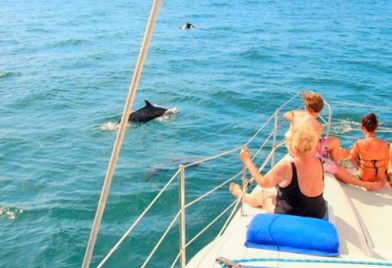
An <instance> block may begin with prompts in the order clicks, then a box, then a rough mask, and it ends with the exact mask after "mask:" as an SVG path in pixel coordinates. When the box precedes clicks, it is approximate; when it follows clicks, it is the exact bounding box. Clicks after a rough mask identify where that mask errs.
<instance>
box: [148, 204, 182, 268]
mask: <svg viewBox="0 0 392 268" xmlns="http://www.w3.org/2000/svg"><path fill="white" fill-rule="evenodd" d="M180 213H181V212H180V211H178V213H177V215H176V216H175V217H174V219H173V220H172V222H171V223H170V224H169V226H168V227H167V229H166V231H165V232H164V233H163V235H162V236H161V238H160V239H159V241H158V243H156V244H155V247H154V249H153V250H152V251H151V253H150V255H148V257H147V259H146V260H145V261H144V263H143V265H142V266H141V267H142V268H144V267H146V265H147V263H148V262H149V261H150V259H151V258H152V256H153V255H154V253H155V251H157V249H158V247H159V246H160V245H161V243H162V241H163V239H165V238H166V236H167V234H168V233H169V231H170V229H171V228H172V227H173V225H174V224H175V223H176V220H177V219H178V216H179V215H180Z"/></svg>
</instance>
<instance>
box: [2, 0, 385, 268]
mask: <svg viewBox="0 0 392 268" xmlns="http://www.w3.org/2000/svg"><path fill="white" fill-rule="evenodd" d="M151 6H152V1H135V0H130V1H124V0H118V1H115V2H111V1H95V2H91V1H80V0H74V1H69V2H68V1H57V0H54V1H42V0H36V1H7V0H0V96H1V104H0V187H1V194H0V249H1V250H0V267H80V265H81V264H82V260H83V256H84V252H85V248H86V245H87V240H88V237H89V234H90V230H91V226H92V222H93V219H94V215H95V211H96V208H97V204H98V199H99V195H100V191H101V188H102V184H103V178H104V175H105V172H106V168H107V166H108V162H109V158H110V155H111V152H112V146H113V142H114V139H115V136H116V131H115V128H113V125H114V124H115V123H117V121H118V120H119V118H120V114H121V113H122V111H123V106H124V103H125V99H126V96H127V94H128V87H129V83H130V80H131V77H132V74H133V69H134V67H135V63H136V59H137V55H138V52H139V48H140V44H141V42H142V37H143V33H144V30H145V26H146V22H147V19H148V16H149V12H150V8H151ZM391 18H392V5H391V2H390V1H389V0H386V1H383V0H375V1H350V0H340V1H334V0H333V1H274V0H269V1H255V0H243V1H223V0H199V1H179V0H173V1H163V2H162V4H161V8H160V12H159V16H158V20H157V23H156V26H155V29H154V33H153V38H152V41H151V45H150V49H149V53H148V56H147V60H146V63H145V66H144V71H143V74H142V78H141V81H140V85H139V91H138V93H137V95H136V100H135V104H134V109H137V108H140V107H142V106H143V105H144V100H149V101H151V102H152V103H154V104H157V105H160V106H165V107H169V108H171V109H173V110H174V111H177V113H176V114H174V115H173V116H171V117H169V118H165V119H163V120H154V121H151V122H149V123H147V124H142V125H133V126H132V127H130V128H129V129H128V130H127V133H126V135H125V139H124V143H123V147H122V150H121V154H120V158H119V161H118V164H117V169H116V172H115V176H114V178H113V183H112V187H111V191H110V195H109V198H108V202H107V206H106V210H105V213H104V216H103V219H102V225H101V229H100V232H99V236H98V239H97V243H96V248H95V250H94V256H93V259H92V267H95V266H97V265H98V263H99V262H100V261H101V260H102V258H103V257H104V256H105V255H106V254H107V253H108V251H109V250H110V249H111V248H112V247H113V245H114V244H115V243H116V242H117V240H118V239H119V238H120V237H121V236H122V235H123V234H124V233H125V231H126V230H127V229H128V227H129V226H130V225H131V224H132V222H133V221H134V220H135V219H136V218H137V217H138V215H139V214H140V213H141V212H142V211H143V210H144V208H145V207H146V206H147V205H148V204H149V202H150V201H151V200H152V199H153V198H154V196H155V195H156V194H157V193H158V191H159V190H160V189H161V188H162V187H163V185H165V183H166V182H167V181H168V180H169V178H170V177H171V176H172V175H173V174H174V172H175V171H176V170H177V168H178V165H179V164H181V163H185V162H192V161H195V160H198V159H203V158H205V157H208V156H212V155H216V154H219V153H221V152H225V151H227V150H230V149H231V148H235V147H238V146H241V145H242V144H244V143H245V142H247V140H248V139H249V138H250V137H251V136H252V135H253V133H255V131H257V129H258V128H259V127H260V125H261V124H262V122H264V121H265V120H266V119H268V118H269V117H270V116H271V115H272V113H273V112H274V110H275V109H276V108H278V107H279V106H280V105H281V104H283V103H284V102H285V101H286V100H288V99H289V98H290V97H292V96H293V95H295V94H297V93H298V92H299V91H302V90H304V89H311V90H314V91H317V92H319V93H320V94H322V96H323V97H324V98H325V99H326V100H328V101H330V102H331V106H332V110H333V113H334V117H336V118H339V119H341V120H345V122H348V123H349V126H348V129H347V128H346V130H345V131H343V132H344V135H347V136H351V135H352V136H357V137H360V135H361V133H360V132H359V131H358V130H359V126H358V125H356V124H355V123H354V122H359V120H360V118H361V117H362V116H364V115H365V114H366V113H368V112H375V113H377V115H378V116H379V120H380V122H381V126H382V127H383V128H384V130H385V131H384V132H382V133H380V136H381V137H382V138H384V139H386V140H389V141H391V140H392V138H391V133H390V131H389V130H390V129H391V128H392V113H391V112H390V111H389V112H387V111H384V110H380V109H377V108H376V106H380V107H384V108H390V107H391V96H392V20H391ZM185 22H191V23H193V24H195V25H196V28H193V29H191V30H188V31H186V30H182V29H181V25H182V24H183V23H185ZM334 102H336V103H337V102H349V103H352V104H358V105H363V104H366V105H369V107H361V106H352V105H343V106H342V105H340V106H339V105H338V104H334ZM297 104H298V105H300V104H301V101H300V98H299V101H298V102H297ZM291 108H295V107H291ZM350 122H351V123H350ZM338 127H344V125H343V126H342V125H339V126H338ZM344 135H343V137H342V144H343V145H344V146H346V147H348V146H350V145H351V144H352V140H350V139H346V138H345V137H344ZM257 142H259V141H257ZM240 170H241V163H240V161H239V159H238V156H237V154H235V155H229V156H227V157H223V158H220V159H218V160H217V161H213V162H208V163H206V164H201V165H198V166H196V167H195V168H194V169H193V170H191V171H189V174H188V173H187V179H186V191H187V201H191V200H193V199H194V198H196V197H197V196H200V195H201V194H202V193H204V192H206V191H208V190H210V189H212V188H213V187H215V186H216V185H218V184H220V183H222V182H223V181H224V180H225V178H228V177H229V176H231V175H232V174H234V173H235V172H237V171H240ZM187 172H188V171H187ZM238 181H239V180H237V182H238ZM177 201H178V182H177V181H176V182H175V183H174V184H173V185H172V186H170V187H169V188H168V190H167V191H166V192H165V193H164V195H163V196H162V199H161V200H160V202H159V203H157V205H156V206H154V207H153V208H152V209H151V211H150V212H148V213H147V215H146V217H145V219H144V220H142V221H141V223H140V225H138V226H137V228H135V230H134V232H133V233H132V234H131V235H130V236H129V237H128V238H127V239H126V240H125V241H124V243H123V244H122V245H121V246H120V248H119V249H118V250H117V251H116V252H115V253H114V254H113V256H112V257H111V258H110V259H109V261H108V262H107V263H106V266H104V267H139V266H141V265H142V263H143V262H144V260H145V258H146V257H147V255H148V254H149V253H150V252H151V250H152V249H153V247H154V245H155V243H156V242H157V240H158V239H159V238H160V236H161V235H162V232H163V231H164V230H165V229H166V227H167V226H168V224H169V223H170V222H171V220H172V219H173V216H174V215H175V214H176V213H177V211H178V202H177ZM233 201H234V198H233V197H232V196H231V194H230V193H229V191H228V186H225V187H223V188H222V189H220V190H219V191H217V193H216V194H215V195H211V196H210V197H208V198H206V199H205V200H204V202H200V203H197V205H195V206H194V207H191V208H189V209H188V210H187V227H188V233H187V238H188V239H189V238H190V237H192V236H193V235H195V234H196V233H198V232H199V231H200V230H201V229H202V228H203V227H204V226H205V225H207V224H208V223H210V222H211V220H212V219H213V218H214V217H215V216H216V215H217V214H219V213H220V211H222V210H223V209H224V208H226V207H227V206H228V205H229V204H231V202H233ZM219 223H220V226H222V224H223V221H220V222H219ZM219 228H220V227H219V226H218V227H213V228H212V229H211V230H209V231H208V232H207V233H206V234H204V235H202V236H201V237H200V238H199V239H198V240H196V241H195V242H194V243H192V245H191V246H190V247H189V249H188V252H187V257H188V258H190V257H192V255H194V254H195V253H196V252H197V250H199V249H200V247H202V246H203V245H205V243H207V242H208V241H209V240H211V239H212V238H214V235H216V233H217V231H219ZM178 236H179V235H178V223H176V224H175V226H174V228H173V230H172V231H171V232H170V233H169V235H168V238H167V240H165V242H164V243H163V244H162V246H161V247H160V248H159V249H158V251H157V253H156V255H155V256H154V257H153V258H152V259H151V262H150V264H149V267H168V266H170V265H171V263H172V262H173V260H174V258H175V257H176V256H177V254H178V241H179V238H178ZM188 241H189V240H188Z"/></svg>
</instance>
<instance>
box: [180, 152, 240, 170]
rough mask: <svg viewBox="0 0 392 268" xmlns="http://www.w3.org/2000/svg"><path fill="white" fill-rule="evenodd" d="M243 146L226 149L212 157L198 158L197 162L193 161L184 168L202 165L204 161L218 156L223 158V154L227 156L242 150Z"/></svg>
mask: <svg viewBox="0 0 392 268" xmlns="http://www.w3.org/2000/svg"><path fill="white" fill-rule="evenodd" d="M241 148H242V147H236V148H233V149H231V150H228V151H226V152H223V153H220V154H217V155H214V156H210V157H206V158H203V159H200V160H197V161H195V162H192V163H189V164H186V165H184V168H188V167H191V166H196V165H200V164H202V163H204V162H207V161H211V160H214V159H217V158H221V157H222V156H225V155H228V154H231V153H233V152H236V151H239V150H241Z"/></svg>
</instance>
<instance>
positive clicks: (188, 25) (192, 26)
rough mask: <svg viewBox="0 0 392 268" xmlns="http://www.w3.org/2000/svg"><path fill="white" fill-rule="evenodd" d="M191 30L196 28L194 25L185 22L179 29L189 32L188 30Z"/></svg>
mask: <svg viewBox="0 0 392 268" xmlns="http://www.w3.org/2000/svg"><path fill="white" fill-rule="evenodd" d="M192 28H196V25H194V24H192V23H190V22H185V23H184V24H183V25H182V26H181V29H183V30H189V29H192Z"/></svg>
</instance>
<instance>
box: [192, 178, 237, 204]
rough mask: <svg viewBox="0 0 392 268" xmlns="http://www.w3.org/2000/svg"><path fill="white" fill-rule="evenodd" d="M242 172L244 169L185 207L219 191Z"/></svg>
mask: <svg viewBox="0 0 392 268" xmlns="http://www.w3.org/2000/svg"><path fill="white" fill-rule="evenodd" d="M241 174H242V171H240V172H238V173H237V174H235V175H234V176H232V177H230V178H229V179H227V180H226V181H224V182H223V183H221V184H219V185H218V186H216V187H215V188H213V189H212V190H210V191H209V192H207V193H205V194H203V195H201V196H199V197H198V198H196V199H194V200H193V201H192V202H189V203H188V204H187V205H186V206H185V208H188V207H190V206H192V205H194V204H195V203H197V202H199V201H200V200H202V199H204V198H205V197H207V196H208V195H210V194H212V193H213V192H215V191H217V190H218V189H219V188H221V187H223V186H224V185H226V184H227V183H229V182H230V181H232V180H234V179H235V178H237V177H238V176H239V175H241Z"/></svg>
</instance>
